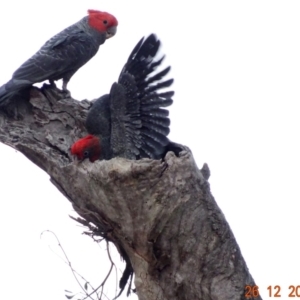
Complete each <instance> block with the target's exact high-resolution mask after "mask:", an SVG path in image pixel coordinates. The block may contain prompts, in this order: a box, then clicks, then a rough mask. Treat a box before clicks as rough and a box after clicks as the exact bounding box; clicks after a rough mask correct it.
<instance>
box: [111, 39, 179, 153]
mask: <svg viewBox="0 0 300 300" xmlns="http://www.w3.org/2000/svg"><path fill="white" fill-rule="evenodd" d="M159 48H160V41H159V40H158V39H157V37H156V36H155V35H154V34H151V35H150V36H148V37H147V38H146V39H145V38H143V39H141V40H140V41H139V42H138V44H137V45H136V46H135V47H134V49H133V51H132V52H131V54H130V55H129V58H128V60H127V62H126V64H125V66H124V67H123V69H122V71H121V73H120V76H119V80H118V83H115V84H114V85H113V87H112V89H111V94H110V101H111V102H110V103H111V104H110V105H111V114H112V115H111V127H112V136H111V148H112V151H113V155H114V156H122V157H126V158H129V159H139V158H143V157H150V158H160V157H162V154H163V153H164V152H165V148H166V146H167V145H168V143H169V140H168V138H167V135H168V134H169V132H170V128H169V126H170V119H169V118H168V115H169V111H168V110H167V109H163V108H162V107H168V106H170V105H171V104H172V103H173V100H172V96H173V95H174V92H173V91H163V92H160V90H161V89H165V88H168V87H170V86H171V85H172V83H173V79H169V80H163V78H164V77H165V76H166V75H167V74H168V73H169V71H170V67H167V68H165V69H163V70H162V71H160V72H157V73H154V71H155V70H156V68H157V67H159V66H160V65H161V63H162V61H163V59H164V56H163V57H161V58H158V57H157V54H158V51H159ZM153 73H154V74H153ZM121 102H122V103H121ZM113 114H114V115H113Z"/></svg>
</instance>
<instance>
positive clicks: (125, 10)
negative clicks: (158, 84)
mask: <svg viewBox="0 0 300 300" xmlns="http://www.w3.org/2000/svg"><path fill="white" fill-rule="evenodd" d="M175 2H176V1H173V2H171V1H164V2H163V1H161V0H152V1H151V4H150V2H149V3H148V5H146V2H144V1H138V0H126V1H124V0H115V1H108V0H103V1H92V0H87V1H63V0H60V1H57V0H52V1H50V2H49V1H48V2H45V1H33V0H27V1H23V0H16V1H9V2H8V1H1V2H0V33H1V46H0V70H1V72H0V85H1V84H2V83H5V82H6V81H8V80H9V79H10V77H11V75H12V73H13V72H14V71H15V70H16V69H17V68H18V67H19V66H20V65H21V64H22V63H23V62H24V61H25V60H27V59H28V58H29V57H30V56H31V55H33V54H34V53H35V52H36V51H37V50H38V49H39V48H40V47H41V46H42V45H43V44H44V42H46V41H47V40H48V39H49V38H51V37H52V36H53V35H54V34H56V33H58V32H59V31H61V30H62V29H64V28H65V27H67V26H69V25H71V24H73V23H75V22H76V21H78V20H79V19H80V18H82V17H83V16H84V15H86V10H87V9H88V8H93V9H99V10H104V11H108V12H110V13H112V14H114V15H115V16H116V17H117V19H118V20H119V27H118V32H117V35H116V36H115V37H114V38H112V39H110V40H108V41H107V42H106V43H105V44H104V45H102V46H101V47H100V51H99V52H98V54H97V55H96V57H95V58H93V59H92V60H91V61H90V62H89V63H88V64H87V65H85V66H84V67H82V68H81V69H80V70H79V71H78V72H77V73H76V74H75V75H74V77H73V78H72V79H71V81H70V83H69V85H68V88H69V89H70V91H71V93H72V96H73V97H74V98H75V99H79V100H80V99H85V98H87V99H90V100H91V99H94V98H98V97H99V96H101V95H103V94H104V93H107V92H108V91H109V89H110V86H111V84H112V83H113V82H114V81H116V80H117V78H118V76H119V73H120V71H121V69H122V67H123V65H124V63H125V62H126V60H127V57H128V55H129V54H130V52H131V50H132V49H133V47H134V46H135V44H136V43H137V42H138V41H139V39H140V38H141V37H142V36H144V35H148V34H149V33H152V32H154V33H156V34H157V35H158V37H159V38H160V39H161V40H162V44H163V48H162V51H163V53H165V54H166V55H167V59H166V61H165V66H167V65H168V64H170V65H171V66H172V74H171V75H172V76H173V77H174V78H175V84H174V86H173V88H174V90H175V92H176V95H175V97H174V104H173V106H172V108H171V110H170V111H171V120H172V125H171V134H170V139H171V140H174V141H176V142H178V143H182V144H185V145H187V146H189V147H190V148H191V150H192V151H193V154H194V157H195V159H196V161H197V164H198V166H199V167H201V166H202V164H203V163H204V162H207V163H208V165H209V167H210V169H211V173H212V175H211V178H210V180H209V181H210V183H211V190H212V193H213V195H214V197H215V199H216V201H217V203H218V205H219V206H220V208H221V209H222V211H223V213H224V214H225V216H226V219H227V221H228V223H229V224H230V226H231V229H232V230H233V233H234V235H235V237H236V239H237V242H238V243H239V245H240V248H241V251H242V254H243V257H244V259H245V260H246V262H247V265H248V267H249V269H250V272H251V274H252V276H253V277H254V279H255V281H256V283H257V284H258V285H259V287H260V292H261V295H262V296H263V297H264V298H265V299H268V298H269V296H268V293H267V286H269V285H280V286H281V299H288V293H289V290H288V287H289V286H290V285H295V286H296V285H300V275H299V260H300V259H299V252H300V243H299V237H298V231H299V227H300V218H299V202H300V189H299V186H300V184H299V178H300V173H299V172H300V171H299V170H300V158H299V155H300V142H299V136H300V118H299V113H300V105H299V103H300V89H299V86H300V18H299V14H300V2H299V1H275V0H272V1H263V0H260V1H254V0H252V1H189V0H187V1H184V2H183V1H177V2H176V3H175ZM162 3H163V4H162ZM169 3H172V5H168V4H169ZM196 3H197V4H196ZM59 86H60V83H59ZM0 153H1V171H0V182H1V196H0V197H1V212H2V214H1V218H0V236H1V246H0V287H1V289H0V295H1V296H0V298H1V299H17V298H20V296H21V295H22V298H23V299H31V300H36V299H43V300H48V299H49V300H50V299H51V300H52V299H66V298H65V297H64V289H69V290H72V291H79V290H80V289H79V287H78V286H77V284H76V282H75V280H74V279H73V277H72V274H71V272H70V270H69V269H68V267H67V266H66V265H65V264H64V263H63V262H62V260H60V259H59V258H58V257H57V255H55V254H54V253H53V252H52V251H51V250H50V249H49V247H48V246H49V245H50V247H51V248H52V249H53V250H54V251H55V252H56V253H59V255H61V253H60V251H59V249H58V247H57V243H56V241H55V239H54V238H53V237H52V236H51V235H45V236H44V238H42V239H40V234H41V232H42V231H43V230H47V229H49V230H52V231H54V232H55V233H56V234H57V236H58V237H59V239H60V241H61V243H62V245H63V246H64V249H65V251H66V252H67V253H68V255H69V258H70V259H71V261H72V264H73V266H74V268H75V269H76V270H77V271H79V272H80V273H81V274H82V275H83V276H85V277H86V278H87V279H89V280H90V281H92V283H93V284H94V285H95V286H97V284H98V283H100V282H101V280H102V278H103V277H104V275H105V273H106V272H107V270H108V268H109V264H108V263H107V262H106V261H107V258H106V252H105V245H104V244H103V245H102V246H101V249H102V250H101V249H100V248H99V246H97V245H96V244H95V243H93V242H92V241H91V239H90V238H88V237H85V236H82V235H81V232H82V231H83V228H79V227H78V226H77V225H76V223H75V222H74V221H72V220H71V219H69V217H68V215H69V214H73V215H74V213H73V209H72V207H71V205H70V203H69V202H68V200H67V199H65V198H64V197H63V196H62V195H61V194H60V193H59V192H58V191H57V190H56V188H55V187H54V186H53V185H52V184H51V183H50V181H49V176H48V175H47V174H45V173H44V172H43V171H41V170H40V169H38V168H37V167H36V166H35V165H33V164H32V163H31V162H30V161H28V160H27V159H26V158H25V157H24V156H23V155H22V154H20V153H17V152H16V151H15V150H13V149H11V148H9V147H6V146H4V145H2V144H1V145H0ZM170 205H172V204H171V203H170ZM115 262H119V257H118V255H115ZM118 265H120V264H118ZM120 268H122V269H123V266H121V267H120ZM114 278H115V277H114V275H113V280H112V282H111V283H110V288H109V289H108V288H107V289H106V292H107V293H108V294H109V295H111V296H114V290H115V286H114V284H115V279H114ZM125 298H126V297H125V296H124V297H122V298H121V299H125ZM130 299H136V297H135V296H132V297H131V298H130Z"/></svg>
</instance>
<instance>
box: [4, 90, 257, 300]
mask: <svg viewBox="0 0 300 300" xmlns="http://www.w3.org/2000/svg"><path fill="white" fill-rule="evenodd" d="M29 95H30V100H26V95H25V93H24V95H20V96H19V98H16V99H14V101H12V102H11V104H10V105H9V106H7V107H5V108H1V110H0V141H1V142H2V143H4V144H7V145H9V146H11V147H12V148H14V149H16V150H18V151H20V152H21V153H23V154H24V155H25V156H26V157H27V158H28V159H30V160H31V161H32V162H33V163H35V164H36V165H37V166H38V167H40V168H41V169H43V170H44V171H45V172H47V173H48V174H49V176H50V178H51V182H52V183H53V184H54V185H55V186H56V187H57V188H58V189H59V190H60V191H61V192H62V193H63V194H64V195H65V196H66V197H67V198H68V199H69V201H71V203H72V205H73V207H74V209H75V211H76V212H77V213H78V215H79V216H80V218H78V221H80V222H81V223H84V224H87V225H89V224H90V225H91V226H90V227H92V228H97V230H94V232H93V234H95V235H99V236H103V237H105V238H106V239H107V240H108V241H111V242H113V243H114V244H115V245H116V247H117V249H118V250H119V252H120V254H121V255H122V256H123V257H124V259H125V260H126V261H127V264H128V265H129V263H130V264H131V266H132V268H133V271H134V274H135V286H136V292H137V294H138V296H139V299H140V300H150V299H151V300H152V299H157V300H177V299H178V300H181V299H189V300H193V299H202V300H235V299H246V297H245V287H246V286H247V285H249V286H254V285H255V283H254V280H253V279H252V277H251V275H250V273H249V271H248V268H247V266H246V263H245V261H244V259H243V257H242V255H241V251H240V249H239V246H238V244H237V242H236V241H235V238H234V235H233V233H232V232H231V229H230V227H229V225H228V223H227V222H226V220H225V217H224V215H223V213H222V212H221V211H220V209H219V207H218V206H217V204H216V202H215V200H214V198H213V196H212V195H211V192H210V187H209V183H208V181H207V179H208V177H209V169H208V167H207V165H204V167H203V168H202V169H201V170H199V169H198V167H197V165H196V163H195V161H194V158H193V155H192V153H191V151H190V150H189V149H188V148H186V147H184V146H182V147H183V149H184V150H183V151H182V152H181V153H180V155H179V157H176V156H175V155H174V154H173V153H172V152H169V153H167V155H166V157H165V159H164V160H151V159H142V160H138V161H132V160H126V159H123V158H114V159H112V160H110V161H97V162H95V163H93V164H92V163H90V162H89V161H87V160H86V161H84V162H82V163H79V164H78V163H77V164H76V163H74V162H73V159H72V157H71V155H70V151H69V148H70V145H72V143H73V142H74V141H75V140H77V139H78V138H81V137H82V136H83V135H85V134H86V130H85V127H84V120H85V118H86V115H87V111H88V109H89V107H90V105H91V103H90V102H89V101H86V100H84V101H81V102H80V101H76V100H74V99H72V98H67V99H65V98H64V97H63V96H62V93H61V92H60V91H58V90H57V89H56V88H54V87H51V86H49V85H44V86H43V87H42V88H41V89H38V88H35V87H33V88H31V90H30V91H29ZM131 266H129V267H131ZM127 271H128V270H127ZM128 272H129V271H128ZM128 272H127V273H128ZM123 281H124V280H123ZM247 299H254V298H251V297H250V298H247ZM255 299H261V298H260V296H258V297H256V298H255Z"/></svg>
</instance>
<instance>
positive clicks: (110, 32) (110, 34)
mask: <svg viewBox="0 0 300 300" xmlns="http://www.w3.org/2000/svg"><path fill="white" fill-rule="evenodd" d="M116 33H117V26H113V27H110V28H109V29H108V30H107V31H106V39H110V38H111V37H113V36H114V35H115V34H116Z"/></svg>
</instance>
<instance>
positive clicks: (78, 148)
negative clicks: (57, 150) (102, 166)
mask: <svg viewBox="0 0 300 300" xmlns="http://www.w3.org/2000/svg"><path fill="white" fill-rule="evenodd" d="M100 152H101V148H100V140H99V138H97V137H96V136H94V135H91V134H89V135H87V136H86V137H84V138H82V139H80V140H78V141H77V142H75V143H74V144H73V145H72V147H71V153H72V155H74V156H76V157H77V159H78V160H80V161H82V160H84V159H85V158H89V160H90V162H94V161H95V160H97V159H99V158H100Z"/></svg>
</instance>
